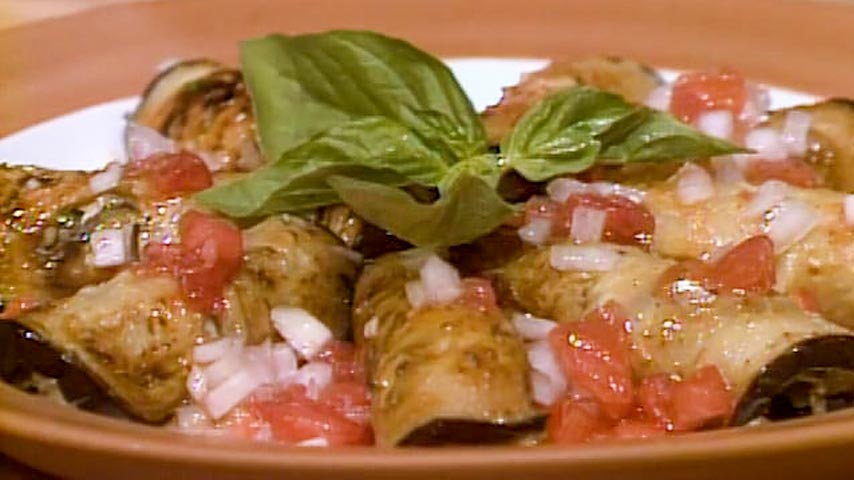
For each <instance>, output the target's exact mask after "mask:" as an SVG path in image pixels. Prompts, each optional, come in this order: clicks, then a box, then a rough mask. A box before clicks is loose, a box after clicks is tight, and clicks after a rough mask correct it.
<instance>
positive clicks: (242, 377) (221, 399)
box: [204, 369, 264, 420]
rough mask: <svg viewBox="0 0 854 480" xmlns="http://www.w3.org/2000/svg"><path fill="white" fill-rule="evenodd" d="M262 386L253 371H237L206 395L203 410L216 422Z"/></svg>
mask: <svg viewBox="0 0 854 480" xmlns="http://www.w3.org/2000/svg"><path fill="white" fill-rule="evenodd" d="M263 384H264V379H263V378H260V377H258V376H257V375H256V372H255V371H254V370H253V369H245V370H239V371H238V372H237V373H235V374H234V375H232V376H230V377H228V379H226V380H225V381H224V382H222V383H221V384H220V385H219V386H217V387H216V388H214V389H213V390H211V391H210V392H209V393H208V395H207V396H206V397H205V400H204V404H205V408H206V410H207V411H208V414H209V415H210V416H211V417H212V418H213V419H215V420H218V419H220V418H222V417H223V416H224V415H225V414H227V413H228V412H229V411H231V409H232V408H234V407H236V406H237V405H238V404H240V402H242V401H243V400H245V399H246V398H247V397H248V396H249V395H251V394H252V392H253V391H254V390H255V389H256V388H258V387H260V386H261V385H263Z"/></svg>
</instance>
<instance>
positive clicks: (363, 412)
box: [317, 381, 371, 425]
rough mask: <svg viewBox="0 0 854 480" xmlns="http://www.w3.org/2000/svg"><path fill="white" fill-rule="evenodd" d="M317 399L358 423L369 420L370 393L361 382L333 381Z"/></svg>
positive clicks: (363, 423) (364, 422)
mask: <svg viewBox="0 0 854 480" xmlns="http://www.w3.org/2000/svg"><path fill="white" fill-rule="evenodd" d="M317 401H318V402H319V403H320V404H321V405H325V406H327V407H329V408H331V409H333V410H335V411H336V412H338V413H340V414H341V415H343V416H344V417H345V418H347V419H348V420H350V421H351V422H355V423H358V424H360V425H365V424H368V423H370V422H371V394H370V392H369V390H368V386H367V385H366V384H365V383H363V382H353V381H344V382H333V383H332V384H331V385H329V386H328V387H326V388H325V389H324V390H323V391H322V392H321V393H320V396H319V398H318V399H317Z"/></svg>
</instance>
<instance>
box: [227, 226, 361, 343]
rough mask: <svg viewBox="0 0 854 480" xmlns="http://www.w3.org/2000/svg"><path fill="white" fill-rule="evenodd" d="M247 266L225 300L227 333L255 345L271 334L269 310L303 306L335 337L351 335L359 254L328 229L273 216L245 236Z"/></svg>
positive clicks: (229, 288)
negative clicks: (352, 305)
mask: <svg viewBox="0 0 854 480" xmlns="http://www.w3.org/2000/svg"><path fill="white" fill-rule="evenodd" d="M243 239H244V242H243V243H244V250H245V256H244V262H243V266H242V267H241V270H240V271H239V272H238V274H237V277H236V278H235V279H234V281H233V282H232V284H231V285H230V286H229V287H228V288H227V289H226V294H225V298H226V300H227V302H228V303H229V304H230V308H229V310H228V312H227V313H226V314H225V316H224V318H223V319H222V320H221V329H222V330H223V331H222V333H223V334H237V335H239V336H242V337H244V338H245V339H246V340H247V342H248V343H250V344H257V343H259V342H262V341H263V340H265V339H267V338H269V337H270V336H271V335H272V334H273V328H272V326H271V324H270V309H271V308H274V307H277V306H292V307H300V308H302V309H304V310H306V311H308V312H309V313H311V314H312V315H314V316H315V317H317V318H318V319H319V320H320V321H322V322H323V323H324V324H325V325H326V326H327V327H329V329H330V330H331V331H332V333H333V335H334V336H335V337H336V338H339V339H343V338H346V336H347V334H348V333H349V330H350V304H351V297H352V289H353V283H354V282H355V279H356V274H357V272H358V270H359V267H360V263H361V262H360V260H359V258H358V255H357V254H355V253H353V252H351V251H349V250H348V249H347V248H346V247H345V246H344V245H343V244H342V243H341V242H340V241H339V240H338V239H337V238H335V237H334V236H333V235H332V234H330V233H329V232H327V231H326V230H324V229H322V228H320V227H318V226H316V225H312V224H311V223H310V222H307V221H305V220H303V219H300V218H298V217H294V216H290V215H283V216H276V217H270V218H268V219H266V220H264V221H263V222H261V223H259V224H258V225H255V226H254V227H252V228H250V229H248V230H245V231H244V232H243Z"/></svg>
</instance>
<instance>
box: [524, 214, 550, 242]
mask: <svg viewBox="0 0 854 480" xmlns="http://www.w3.org/2000/svg"><path fill="white" fill-rule="evenodd" d="M551 234H552V222H551V220H549V219H547V218H532V219H531V221H530V222H528V224H527V225H525V226H523V227H521V228H520V229H519V238H521V239H522V241H523V242H526V243H530V244H533V245H542V244H544V243H546V242H547V241H548V239H549V237H551Z"/></svg>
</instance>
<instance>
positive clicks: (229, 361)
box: [202, 348, 244, 387]
mask: <svg viewBox="0 0 854 480" xmlns="http://www.w3.org/2000/svg"><path fill="white" fill-rule="evenodd" d="M243 367H244V363H243V352H242V351H241V349H239V348H233V349H231V350H228V351H227V352H225V354H224V355H223V356H222V357H220V358H219V359H218V360H217V361H215V362H213V363H211V364H210V365H208V366H206V367H204V368H203V369H202V371H203V372H204V374H205V378H206V379H207V384H208V387H217V386H219V385H220V384H222V383H223V382H225V381H226V380H227V379H228V378H229V377H231V376H232V375H234V374H235V373H236V372H238V371H240V370H241V369H243Z"/></svg>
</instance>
